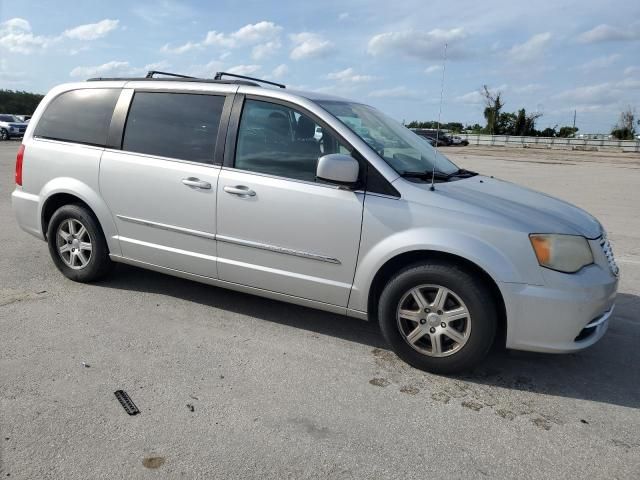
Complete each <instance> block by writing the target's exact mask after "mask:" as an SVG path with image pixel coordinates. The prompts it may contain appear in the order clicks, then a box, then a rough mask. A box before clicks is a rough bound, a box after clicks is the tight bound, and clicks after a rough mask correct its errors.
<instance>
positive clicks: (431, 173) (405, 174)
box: [400, 168, 478, 181]
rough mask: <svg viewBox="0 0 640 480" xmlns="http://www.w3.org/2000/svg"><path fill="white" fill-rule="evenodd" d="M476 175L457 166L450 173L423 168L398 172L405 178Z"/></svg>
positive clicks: (437, 178) (441, 178)
mask: <svg viewBox="0 0 640 480" xmlns="http://www.w3.org/2000/svg"><path fill="white" fill-rule="evenodd" d="M476 175H478V174H477V173H476V172H472V171H470V170H465V169H464V168H459V169H458V170H456V171H455V172H451V173H444V172H439V171H437V170H436V171H435V172H434V171H433V170H425V171H424V172H411V171H406V172H401V173H400V176H402V177H405V178H424V179H426V180H430V179H431V177H432V176H433V178H435V179H436V180H445V181H447V180H450V179H452V178H454V177H460V178H469V177H474V176H476Z"/></svg>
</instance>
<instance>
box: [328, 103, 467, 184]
mask: <svg viewBox="0 0 640 480" xmlns="http://www.w3.org/2000/svg"><path fill="white" fill-rule="evenodd" d="M317 103H318V104H319V105H320V106H322V107H323V108H324V109H325V110H327V111H328V112H329V113H331V114H332V115H334V116H335V117H337V118H338V119H339V120H340V121H341V122H342V123H344V124H345V125H346V126H347V127H349V128H350V129H351V130H353V132H355V133H356V134H357V135H358V136H359V137H360V138H361V139H362V140H364V141H365V142H366V143H367V144H368V145H369V146H370V147H371V148H372V149H373V150H375V151H376V152H377V153H378V155H380V156H381V157H382V158H383V159H384V161H385V162H387V163H388V164H389V165H390V166H391V167H392V168H393V169H394V170H395V171H396V172H398V173H399V174H401V175H402V174H405V173H421V172H431V171H432V170H434V169H435V171H436V172H441V173H443V174H447V175H450V174H454V173H455V172H458V171H459V170H458V167H457V166H456V165H455V164H454V163H452V162H451V161H450V160H449V159H448V158H447V157H445V156H444V155H442V154H441V153H439V152H438V151H436V149H435V148H433V147H432V146H431V145H430V144H429V142H427V141H425V140H424V139H422V138H421V137H420V136H418V135H416V134H415V133H413V132H412V131H411V130H409V129H408V128H406V127H404V126H403V125H401V124H400V123H398V122H396V121H395V120H393V119H392V118H391V117H389V116H387V115H385V114H384V113H382V112H380V111H378V110H376V109H375V108H373V107H370V106H368V105H363V104H361V103H352V102H342V101H318V102H317Z"/></svg>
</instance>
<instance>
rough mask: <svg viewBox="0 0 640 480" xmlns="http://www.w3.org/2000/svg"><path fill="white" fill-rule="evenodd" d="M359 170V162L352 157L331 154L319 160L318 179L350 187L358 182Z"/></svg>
mask: <svg viewBox="0 0 640 480" xmlns="http://www.w3.org/2000/svg"><path fill="white" fill-rule="evenodd" d="M359 170H360V166H359V165H358V161H357V160H356V159H355V158H353V157H352V156H350V155H344V154H342V153H331V154H329V155H324V156H322V157H320V158H319V159H318V168H317V169H316V177H318V179H320V180H324V181H326V182H333V183H339V184H343V185H350V184H354V183H356V182H357V181H358V172H359Z"/></svg>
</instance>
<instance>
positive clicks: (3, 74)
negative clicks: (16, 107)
mask: <svg viewBox="0 0 640 480" xmlns="http://www.w3.org/2000/svg"><path fill="white" fill-rule="evenodd" d="M25 80H26V74H25V72H18V71H16V70H14V69H12V68H9V66H8V64H7V61H6V60H5V59H4V58H3V59H1V60H0V81H2V82H4V83H5V84H10V85H20V84H23V83H25Z"/></svg>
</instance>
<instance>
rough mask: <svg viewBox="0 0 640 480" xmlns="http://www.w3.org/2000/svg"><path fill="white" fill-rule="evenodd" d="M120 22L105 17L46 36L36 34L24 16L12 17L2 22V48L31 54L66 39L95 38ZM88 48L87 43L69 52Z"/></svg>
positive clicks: (0, 42) (81, 39) (0, 37)
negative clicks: (98, 20) (58, 33)
mask: <svg viewBox="0 0 640 480" xmlns="http://www.w3.org/2000/svg"><path fill="white" fill-rule="evenodd" d="M118 22H119V21H118V20H110V19H105V20H101V21H100V22H97V23H92V24H87V25H79V26H77V27H74V28H71V29H67V30H65V31H64V32H62V33H61V34H60V35H57V36H44V35H34V34H33V32H32V30H31V24H30V23H29V22H28V21H27V20H25V19H24V18H11V19H9V20H7V21H5V22H2V23H0V48H2V49H3V50H4V51H9V52H14V53H22V54H30V53H33V52H34V51H38V50H40V51H41V50H43V49H45V48H47V47H49V46H51V45H53V44H56V43H58V42H60V41H62V40H65V39H66V40H80V41H90V40H95V39H97V38H101V37H103V36H105V35H106V34H107V33H109V32H110V31H112V30H113V29H115V28H117V26H118ZM87 48H88V46H87V45H81V46H79V47H77V48H70V49H69V50H68V53H70V54H71V55H75V54H77V53H79V52H81V51H83V50H86V49H87Z"/></svg>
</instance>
